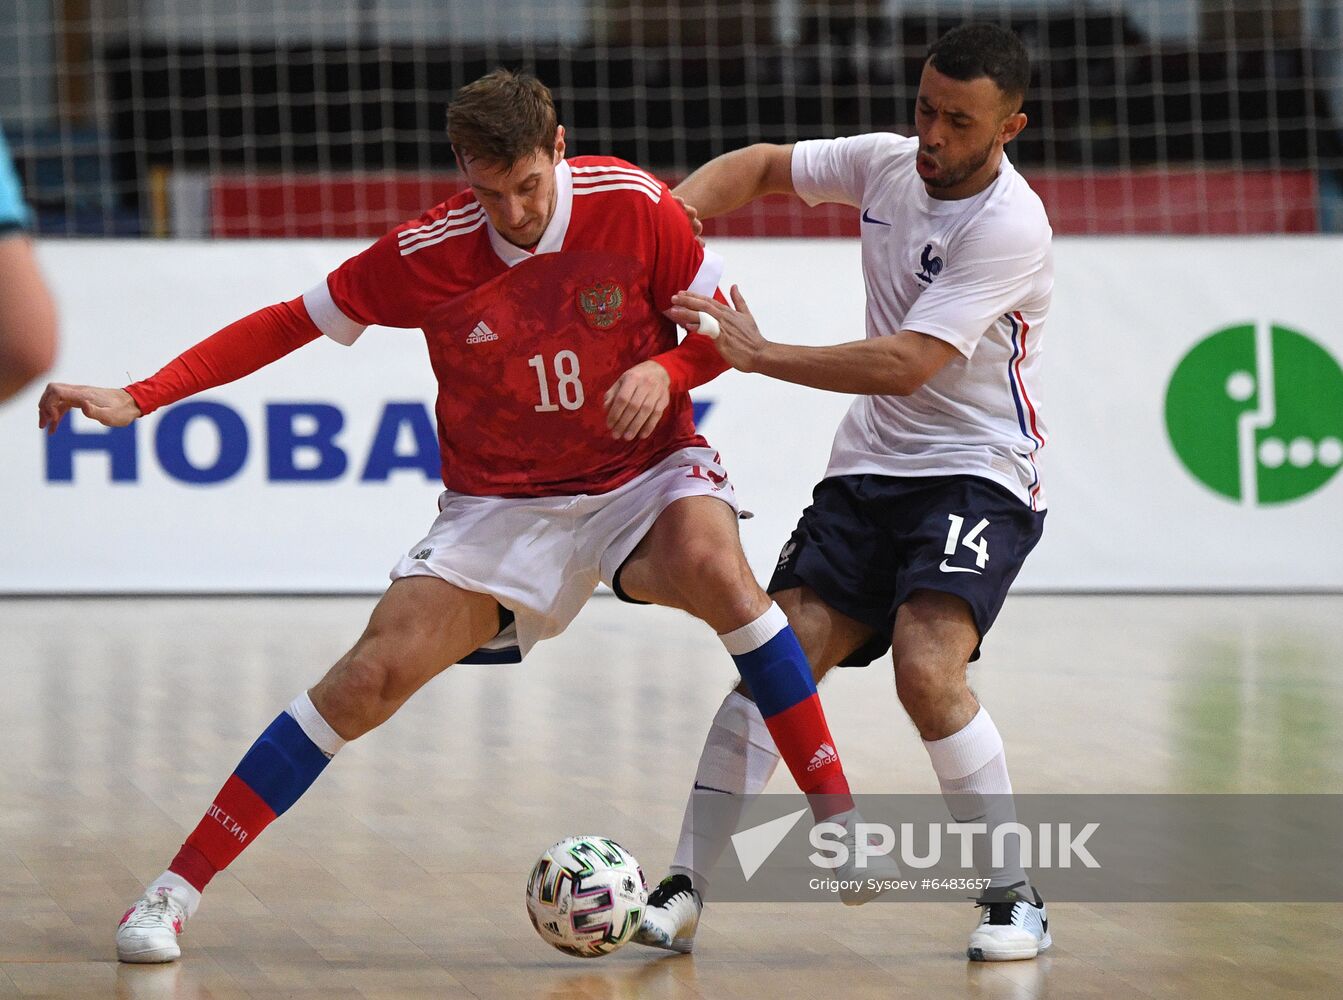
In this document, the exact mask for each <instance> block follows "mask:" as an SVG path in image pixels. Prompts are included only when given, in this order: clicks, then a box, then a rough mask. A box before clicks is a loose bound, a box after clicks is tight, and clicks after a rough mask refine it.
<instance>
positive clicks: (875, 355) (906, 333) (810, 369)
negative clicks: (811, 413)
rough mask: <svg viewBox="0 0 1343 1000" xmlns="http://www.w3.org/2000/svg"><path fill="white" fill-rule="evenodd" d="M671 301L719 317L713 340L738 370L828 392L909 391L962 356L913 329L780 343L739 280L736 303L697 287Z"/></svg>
mask: <svg viewBox="0 0 1343 1000" xmlns="http://www.w3.org/2000/svg"><path fill="white" fill-rule="evenodd" d="M672 302H673V303H674V304H675V306H676V307H677V308H679V309H687V310H694V311H696V312H704V313H708V314H709V315H710V316H712V317H713V318H714V319H715V320H717V322H718V326H719V331H718V333H717V335H716V336H715V337H714V338H713V343H714V345H715V346H716V347H717V348H718V351H719V353H720V354H721V355H722V356H723V358H724V359H725V360H726V361H727V362H728V364H730V365H732V367H733V368H736V369H737V370H738V371H743V372H758V373H760V374H761V375H768V376H770V377H771V378H777V379H780V380H782V381H784V382H793V383H796V384H797V385H807V386H811V387H812V388H815V389H827V390H829V391H830V392H847V393H853V394H854V395H865V396H878V395H880V396H887V395H889V396H907V395H909V394H910V393H911V392H914V391H915V390H916V389H918V388H919V387H920V386H922V385H923V384H924V383H925V382H927V381H928V380H929V379H930V378H932V377H933V376H934V375H936V374H937V373H938V372H939V371H940V370H941V369H942V368H943V366H945V365H946V364H947V362H949V361H950V360H951V359H952V358H954V357H957V356H958V352H957V350H956V348H954V347H952V346H951V344H949V343H947V342H946V341H944V340H939V339H937V338H936V337H931V336H928V335H927V334H923V333H917V332H915V331H913V330H901V331H900V332H899V333H896V334H894V335H893V336H890V337H876V338H874V339H871V340H855V341H851V342H849V343H847V344H834V345H827V346H825V347H803V346H799V345H796V344H776V343H774V342H773V341H771V340H766V339H765V337H764V336H763V335H762V334H761V333H760V330H759V328H758V327H757V326H756V322H755V317H754V316H752V315H751V311H750V309H748V308H747V306H746V299H745V298H744V297H743V296H742V294H741V291H740V290H739V289H738V288H737V286H736V285H733V286H732V303H733V305H732V306H728V305H725V304H724V303H722V302H719V301H717V300H716V299H709V298H705V297H704V296H703V295H696V294H695V293H694V292H678V293H677V294H676V295H674V296H672ZM734 307H735V308H734Z"/></svg>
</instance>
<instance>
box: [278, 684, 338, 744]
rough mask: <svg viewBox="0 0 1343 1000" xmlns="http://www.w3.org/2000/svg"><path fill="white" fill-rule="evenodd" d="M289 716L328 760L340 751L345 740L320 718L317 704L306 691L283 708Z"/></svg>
mask: <svg viewBox="0 0 1343 1000" xmlns="http://www.w3.org/2000/svg"><path fill="white" fill-rule="evenodd" d="M285 711H286V712H288V713H289V715H290V717H291V718H292V719H293V720H294V721H295V722H297V723H298V727H299V728H300V729H302V730H303V735H305V736H307V737H308V739H310V740H312V741H313V743H315V744H316V745H317V749H318V750H320V751H322V753H324V754H326V756H327V759H328V760H330V759H331V758H332V757H334V756H336V754H337V753H339V752H340V750H341V748H342V747H343V746H345V742H346V741H345V740H343V739H341V738H340V735H339V734H338V733H337V732H336V731H335V730H334V729H332V728H331V724H330V723H329V722H327V721H326V719H324V718H322V713H321V712H319V711H317V706H316V705H314V704H313V703H312V698H311V697H310V696H309V695H308V692H307V691H304V692H302V693H301V694H299V695H298V697H296V698H295V699H294V700H293V701H291V702H290V703H289V707H288V708H286V709H285Z"/></svg>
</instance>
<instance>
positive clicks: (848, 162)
mask: <svg viewBox="0 0 1343 1000" xmlns="http://www.w3.org/2000/svg"><path fill="white" fill-rule="evenodd" d="M892 138H893V137H892V136H890V135H887V134H885V133H882V132H873V133H871V134H869V135H857V136H854V137H852V138H849V139H807V140H805V141H803V142H798V143H794V144H793V189H794V190H795V191H797V193H798V195H799V196H800V197H801V198H802V200H803V201H805V202H806V203H807V204H808V205H819V204H821V203H822V202H827V201H829V202H838V203H839V204H841V205H852V206H853V207H854V208H859V207H861V206H862V204H863V192H864V190H865V189H866V188H867V180H868V176H869V173H870V172H871V170H872V168H873V166H874V162H875V161H876V160H877V158H879V157H881V156H882V155H883V154H884V153H885V152H886V148H887V147H888V146H889V144H890V140H891V139H892Z"/></svg>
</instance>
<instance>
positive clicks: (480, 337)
mask: <svg viewBox="0 0 1343 1000" xmlns="http://www.w3.org/2000/svg"><path fill="white" fill-rule="evenodd" d="M498 339H499V334H497V333H495V332H494V331H493V330H491V329H490V328H489V327H488V326H486V325H485V321H484V320H481V321H480V322H479V323H477V324H476V328H475V329H474V330H472V331H471V332H470V333H468V334H467V335H466V342H467V343H468V344H483V343H485V342H486V341H489V340H498Z"/></svg>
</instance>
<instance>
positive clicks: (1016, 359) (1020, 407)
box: [1007, 312, 1045, 510]
mask: <svg viewBox="0 0 1343 1000" xmlns="http://www.w3.org/2000/svg"><path fill="white" fill-rule="evenodd" d="M1007 322H1008V323H1009V324H1011V327H1012V357H1011V358H1009V359H1008V362H1007V381H1008V385H1010V386H1011V387H1012V402H1013V403H1014V404H1015V405H1016V408H1017V425H1018V426H1019V427H1020V428H1021V433H1022V434H1024V435H1025V436H1026V437H1027V439H1029V440H1030V442H1031V444H1032V445H1033V446H1034V447H1032V448H1031V452H1030V455H1029V457H1030V461H1031V470H1032V472H1033V473H1034V478H1033V479H1032V480H1031V484H1030V486H1029V487H1028V490H1029V492H1030V497H1031V509H1032V510H1036V509H1038V507H1037V505H1038V503H1039V498H1040V470H1039V469H1038V468H1036V465H1035V452H1036V451H1038V450H1039V449H1041V448H1043V447H1044V446H1045V435H1044V434H1043V433H1042V432H1041V430H1040V423H1039V420H1038V419H1037V418H1036V415H1035V404H1034V403H1032V402H1031V397H1030V394H1029V393H1027V392H1026V383H1025V382H1024V381H1023V380H1022V378H1021V363H1022V362H1023V361H1025V360H1026V335H1027V334H1028V333H1029V332H1030V329H1031V325H1030V324H1029V323H1027V322H1026V320H1025V318H1024V317H1023V316H1022V315H1021V313H1020V312H1013V313H1008V314H1007Z"/></svg>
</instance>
